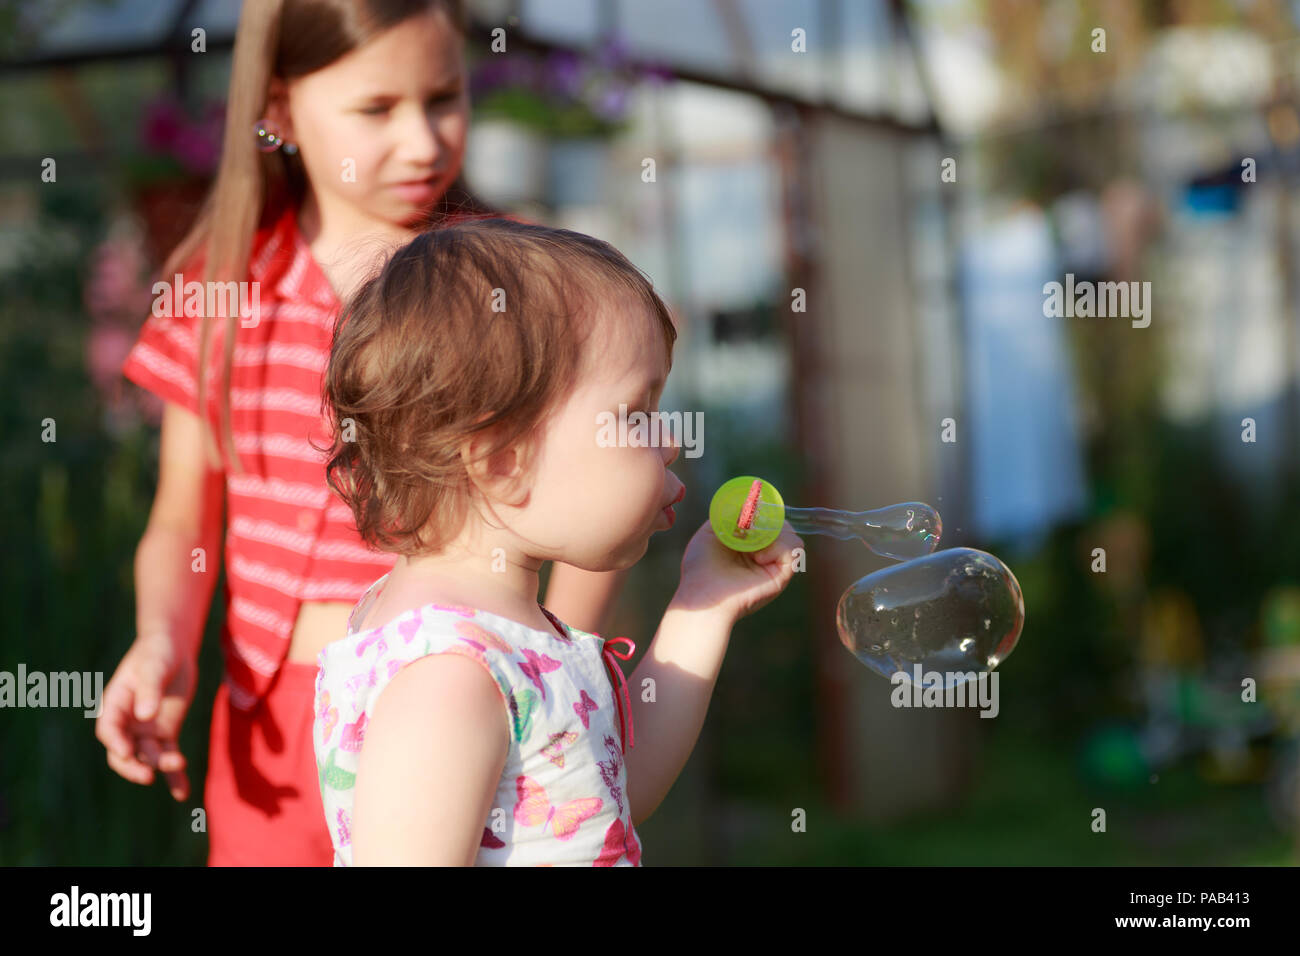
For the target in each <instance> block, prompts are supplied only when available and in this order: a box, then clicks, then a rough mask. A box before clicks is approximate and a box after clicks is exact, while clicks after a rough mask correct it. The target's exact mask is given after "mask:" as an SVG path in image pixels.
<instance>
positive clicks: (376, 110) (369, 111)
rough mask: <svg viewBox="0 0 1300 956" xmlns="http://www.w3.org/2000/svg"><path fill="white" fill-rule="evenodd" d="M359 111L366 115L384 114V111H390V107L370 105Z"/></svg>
mask: <svg viewBox="0 0 1300 956" xmlns="http://www.w3.org/2000/svg"><path fill="white" fill-rule="evenodd" d="M358 112H360V113H362V114H364V115H366V116H382V115H383V114H384V113H387V112H388V107H387V106H368V107H366V108H365V109H363V110H358Z"/></svg>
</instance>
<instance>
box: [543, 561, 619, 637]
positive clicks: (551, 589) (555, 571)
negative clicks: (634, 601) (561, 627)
mask: <svg viewBox="0 0 1300 956" xmlns="http://www.w3.org/2000/svg"><path fill="white" fill-rule="evenodd" d="M626 578H627V572H626V571H584V570H582V568H575V567H574V566H573V565H571V564H562V563H560V562H559V561H557V562H555V564H554V565H552V566H551V580H550V583H549V584H548V585H547V586H546V600H544V601H543V602H542V603H543V604H544V605H546V609H547V610H548V611H550V612H551V613H552V614H554V615H555V616H556V617H558V618H559V619H560V620H561V621H563V622H564V623H565V624H568V625H570V626H571V627H576V628H578V630H580V631H587V632H589V633H591V634H604V633H605V632H606V629H607V628H609V627H610V626H611V625H610V621H611V618H612V617H613V610H614V602H615V601H616V600H618V592H619V591H620V590H621V589H622V587H623V581H624V580H625V579H626Z"/></svg>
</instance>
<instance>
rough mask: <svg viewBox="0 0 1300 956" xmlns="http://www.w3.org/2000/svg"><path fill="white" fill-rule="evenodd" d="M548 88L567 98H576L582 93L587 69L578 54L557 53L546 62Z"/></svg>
mask: <svg viewBox="0 0 1300 956" xmlns="http://www.w3.org/2000/svg"><path fill="white" fill-rule="evenodd" d="M546 69H547V74H548V77H547V79H548V82H547V86H548V87H549V88H550V89H551V90H552V91H553V92H555V93H557V94H559V95H560V96H565V97H576V96H578V95H579V94H580V93H581V92H582V87H583V83H584V74H585V68H584V64H583V62H582V59H581V58H580V57H579V56H578V55H577V54H576V53H569V52H567V51H557V52H555V53H552V54H551V55H550V57H549V58H548V59H547V61H546Z"/></svg>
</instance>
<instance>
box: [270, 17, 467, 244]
mask: <svg viewBox="0 0 1300 956" xmlns="http://www.w3.org/2000/svg"><path fill="white" fill-rule="evenodd" d="M462 44H463V41H462V38H461V36H460V34H459V33H457V32H456V29H455V27H454V26H453V25H452V24H451V22H450V21H449V20H448V19H447V17H446V16H445V15H444V14H443V13H442V12H441V11H437V10H433V11H430V12H428V13H425V14H421V15H419V16H415V17H411V18H409V19H407V20H404V21H403V22H401V23H399V24H398V25H397V26H395V27H392V28H391V29H389V30H386V31H385V32H383V33H381V34H379V35H378V36H376V37H374V38H373V39H372V40H370V41H369V42H368V43H365V44H363V45H361V46H360V47H358V48H357V49H355V50H353V51H352V52H351V53H349V54H347V55H346V56H343V57H341V58H340V59H338V60H336V61H335V62H333V63H331V64H330V65H329V66H327V67H325V68H323V69H320V70H317V71H316V72H314V73H310V74H308V75H306V76H303V77H299V78H297V79H294V80H290V81H289V82H288V83H287V84H284V83H282V82H281V81H279V80H276V81H274V83H273V85H272V92H271V102H270V103H269V104H268V110H267V112H268V116H270V118H272V119H273V120H275V121H276V122H277V123H279V125H280V127H281V129H282V130H283V132H284V136H285V140H286V142H292V143H295V144H297V146H298V149H299V155H300V156H301V158H302V163H303V166H304V168H305V169H306V171H307V176H308V178H309V180H310V182H311V188H312V191H313V193H314V195H315V198H316V201H317V203H318V204H319V205H320V207H321V210H322V213H327V212H334V213H337V214H336V215H334V216H333V218H335V219H339V220H344V221H350V222H355V221H356V220H357V219H358V218H363V219H366V220H370V221H372V222H382V223H387V224H392V225H397V226H407V225H410V224H412V223H415V222H417V221H418V220H419V219H420V218H421V217H422V216H423V214H424V213H425V212H426V211H427V210H428V208H429V207H430V206H432V205H433V204H434V203H435V202H436V201H437V200H438V199H439V198H440V197H441V196H442V194H443V193H444V192H446V190H447V188H448V187H449V186H450V185H451V184H452V182H453V181H455V179H456V176H457V175H458V174H459V173H460V169H461V163H462V162H463V160H464V154H465V139H466V134H467V131H468V129H469V82H468V77H467V75H466V71H465V62H464V58H463V56H462V51H461V47H462Z"/></svg>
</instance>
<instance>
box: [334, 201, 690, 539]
mask: <svg viewBox="0 0 1300 956" xmlns="http://www.w3.org/2000/svg"><path fill="white" fill-rule="evenodd" d="M625 303H630V304H631V305H632V306H633V307H632V308H629V309H625V310H617V309H613V308H611V310H610V313H609V314H610V316H611V317H616V316H624V317H626V321H629V322H633V321H645V318H646V316H645V313H646V311H647V310H648V311H649V312H650V313H651V314H652V315H653V319H652V321H657V322H658V323H659V325H660V326H661V328H662V331H663V335H664V340H665V342H666V343H667V348H668V356H669V362H670V364H671V361H672V349H673V343H674V342H675V341H676V339H677V332H676V329H675V328H674V326H673V321H672V316H671V315H670V313H669V310H668V308H667V306H665V304H664V302H663V300H662V299H660V297H659V295H658V294H657V293H656V292H655V290H654V287H653V285H652V284H651V282H650V280H649V279H648V277H646V276H645V274H644V273H642V272H641V271H640V270H639V269H638V268H637V267H636V266H634V265H633V264H632V263H631V262H629V261H628V259H627V258H626V257H625V256H624V255H623V254H622V253H620V252H619V251H618V250H617V249H615V248H614V247H613V246H611V245H610V244H609V243H607V242H603V241H601V240H599V239H595V238H593V237H591V236H587V235H583V234H582V233H578V232H572V231H570V230H567V229H556V228H551V227H547V226H540V225H533V224H529V223H520V222H515V221H513V220H508V219H500V218H478V219H471V220H468V221H462V222H457V223H454V224H451V225H444V226H440V227H438V228H435V229H432V230H429V231H427V232H424V233H421V234H420V235H418V236H416V237H415V238H414V239H412V240H411V241H410V242H408V243H407V244H406V245H404V246H402V247H401V248H400V249H398V250H397V251H396V252H395V253H393V255H392V256H391V257H389V259H388V260H387V262H386V263H385V264H384V266H383V268H382V269H381V271H379V273H378V274H377V275H375V276H374V277H372V278H370V279H369V280H368V281H366V282H365V283H364V284H363V285H362V286H361V287H360V288H359V289H358V290H357V291H356V293H355V294H354V295H353V296H352V297H351V298H350V299H349V301H348V302H347V304H346V305H345V306H344V308H343V309H342V311H341V312H340V314H339V319H338V322H337V324H336V326H335V333H334V341H333V345H332V347H331V350H330V357H329V366H328V368H327V370H326V373H325V383H324V404H323V411H324V412H325V414H326V417H327V418H328V419H329V421H330V424H331V428H332V430H331V439H332V444H331V446H330V447H329V449H328V455H329V458H328V462H327V464H326V477H327V481H328V482H329V485H330V487H331V488H332V489H333V490H334V491H335V493H337V494H338V495H339V496H340V497H341V498H342V499H343V500H344V501H345V502H347V504H348V506H349V507H350V508H351V509H352V513H353V516H354V517H355V520H356V525H357V529H358V531H360V533H361V537H362V539H363V540H364V541H366V542H367V543H368V544H370V545H371V546H372V547H375V548H377V549H379V550H381V551H392V552H397V553H399V554H406V555H415V554H420V553H425V552H432V551H438V550H440V549H441V548H442V547H444V546H445V545H446V544H447V542H448V541H449V540H450V538H451V536H452V535H454V534H455V533H456V532H458V531H459V529H460V528H461V526H462V524H463V522H464V518H465V515H466V509H467V508H468V506H469V504H470V501H471V491H472V487H471V481H470V477H469V474H468V472H467V471H466V469H465V465H464V462H463V461H462V458H461V452H460V449H461V447H462V444H463V443H464V442H465V441H466V440H467V439H469V438H471V437H472V436H474V435H475V434H476V433H479V432H482V431H485V430H487V429H489V428H493V427H500V429H501V430H500V432H499V434H498V437H497V440H496V442H494V443H493V445H492V446H491V448H490V449H489V450H488V452H487V453H486V454H493V453H495V452H496V451H498V450H501V449H504V448H508V447H510V446H511V445H513V444H514V443H515V442H517V441H519V440H520V439H524V438H531V437H534V436H535V435H536V430H537V428H538V426H539V425H541V424H542V423H543V422H544V421H545V420H546V419H547V418H548V417H549V416H550V415H551V414H553V413H554V412H555V411H558V409H559V408H560V406H561V405H562V404H563V402H564V401H565V400H566V399H567V398H568V396H569V395H570V394H572V390H573V388H574V386H575V385H576V384H577V381H578V378H579V377H580V375H581V374H582V371H583V368H584V364H583V357H584V349H583V344H584V342H585V341H586V339H587V336H588V335H589V334H590V329H591V319H592V317H593V314H594V311H595V308H596V307H597V306H598V305H605V306H615V305H620V304H625ZM592 427H593V429H594V428H595V424H594V423H593V425H592Z"/></svg>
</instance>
